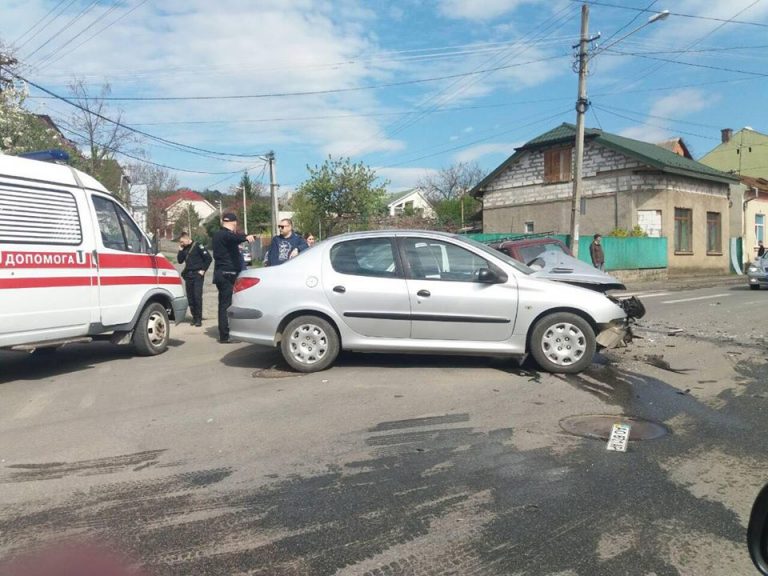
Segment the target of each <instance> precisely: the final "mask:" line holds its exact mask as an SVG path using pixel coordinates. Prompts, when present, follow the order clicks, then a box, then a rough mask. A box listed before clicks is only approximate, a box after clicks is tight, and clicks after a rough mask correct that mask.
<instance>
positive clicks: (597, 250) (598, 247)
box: [589, 234, 605, 271]
mask: <svg viewBox="0 0 768 576" xmlns="http://www.w3.org/2000/svg"><path fill="white" fill-rule="evenodd" d="M601 239H602V236H601V235H600V234H595V235H594V236H593V237H592V244H590V245H589V255H590V256H591V257H592V265H593V266H594V267H595V268H597V269H598V270H602V271H605V253H604V252H603V246H602V244H600V240H601Z"/></svg>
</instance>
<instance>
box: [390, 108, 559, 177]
mask: <svg viewBox="0 0 768 576" xmlns="http://www.w3.org/2000/svg"><path fill="white" fill-rule="evenodd" d="M570 113H571V109H570V108H569V109H568V110H565V111H561V112H557V113H556V114H553V115H551V116H547V117H546V118H540V119H538V120H534V121H533V122H529V123H527V124H521V125H518V126H515V127H514V128H512V129H510V130H505V131H503V132H497V133H496V134H492V135H490V136H486V137H484V138H478V139H476V140H472V141H471V142H465V143H464V144H459V145H458V146H452V147H450V148H446V149H444V150H440V151H438V152H433V153H431V154H425V155H424V156H418V157H416V158H410V159H408V160H403V161H401V162H395V163H393V164H387V165H385V166H381V168H395V167H397V166H402V165H403V164H410V163H411V162H418V161H419V160H425V159H426V158H432V157H434V156H440V155H442V154H447V153H448V152H455V151H456V150H462V149H464V148H469V147H470V146H474V145H475V144H481V143H483V142H487V141H488V140H493V139H494V138H498V137H499V136H506V135H507V134H512V133H513V132H517V131H519V130H520V129H522V128H527V127H529V126H533V125H535V124H541V123H542V122H548V121H549V120H552V119H554V118H559V117H561V116H565V115H566V114H570Z"/></svg>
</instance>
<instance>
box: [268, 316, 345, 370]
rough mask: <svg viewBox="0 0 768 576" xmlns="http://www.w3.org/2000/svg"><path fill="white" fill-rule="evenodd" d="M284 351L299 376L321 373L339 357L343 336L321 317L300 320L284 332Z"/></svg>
mask: <svg viewBox="0 0 768 576" xmlns="http://www.w3.org/2000/svg"><path fill="white" fill-rule="evenodd" d="M280 351H281V352H282V353H283V358H285V361H286V362H287V363H288V365H289V366H290V367H291V368H293V369H294V370H297V371H298V372H319V371H320V370H325V369H326V368H328V367H329V366H330V365H331V364H333V362H334V360H336V357H337V356H338V355H339V336H338V334H337V333H336V330H335V329H334V327H333V326H331V324H330V323H329V322H328V321H327V320H325V319H323V318H320V317H318V316H299V317H298V318H294V319H293V320H291V321H290V322H289V323H288V325H287V326H286V327H285V330H283V337H282V339H281V341H280Z"/></svg>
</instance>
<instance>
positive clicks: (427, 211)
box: [387, 188, 435, 218]
mask: <svg viewBox="0 0 768 576" xmlns="http://www.w3.org/2000/svg"><path fill="white" fill-rule="evenodd" d="M387 211H388V212H389V215H390V216H400V215H401V214H404V213H405V214H408V213H411V214H414V215H419V216H422V217H424V218H434V217H435V210H434V208H432V204H430V203H429V200H427V199H426V198H425V197H424V194H423V193H422V191H421V190H420V189H419V188H413V189H412V190H408V191H406V192H403V193H402V194H400V195H398V196H395V197H394V199H393V200H392V201H391V202H390V203H389V204H387Z"/></svg>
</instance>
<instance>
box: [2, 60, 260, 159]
mask: <svg viewBox="0 0 768 576" xmlns="http://www.w3.org/2000/svg"><path fill="white" fill-rule="evenodd" d="M2 69H3V67H2V66H0V70H2ZM5 70H6V71H7V72H8V73H9V74H10V75H11V76H13V77H14V78H17V79H18V80H21V81H22V82H26V83H27V84H29V85H30V86H33V87H35V88H37V89H38V90H40V91H41V92H45V93H46V94H48V95H50V96H51V97H53V98H55V99H56V100H61V101H62V102H65V103H66V104H69V105H70V106H73V107H75V108H77V109H78V110H81V111H83V112H85V113H87V114H90V115H91V116H95V117H96V118H100V119H101V120H104V121H105V122H108V123H110V124H114V125H115V126H119V127H121V128H124V129H125V130H128V131H129V132H133V133H135V134H139V135H141V136H144V137H145V138H149V139H150V140H155V141H157V142H163V143H164V144H169V145H171V146H174V147H178V148H179V149H181V151H182V152H186V151H188V150H194V151H196V152H205V153H206V154H214V155H216V156H222V157H235V158H257V157H262V156H265V154H235V153H228V152H218V151H215V150H206V149H205V148H198V147H196V146H189V145H188V144H182V143H180V142H174V141H173V140H168V139H166V138H161V137H159V136H154V135H153V134H149V133H148V132H144V131H143V130H139V129H137V128H134V127H132V126H128V125H127V124H123V123H122V122H119V121H117V120H113V119H111V118H108V117H107V116H104V115H103V114H99V113H98V112H94V111H93V110H89V109H88V108H86V107H84V106H82V105H81V104H78V103H77V102H73V101H72V100H69V99H68V98H65V97H63V96H59V95H58V94H55V93H54V92H51V91H50V90H48V89H47V88H44V87H43V86H40V85H39V84H36V83H34V82H32V81H31V80H27V79H26V78H24V77H23V76H21V75H20V74H17V73H16V72H14V71H13V70H11V69H9V68H7V67H5ZM90 99H92V98H89V100H90Z"/></svg>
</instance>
